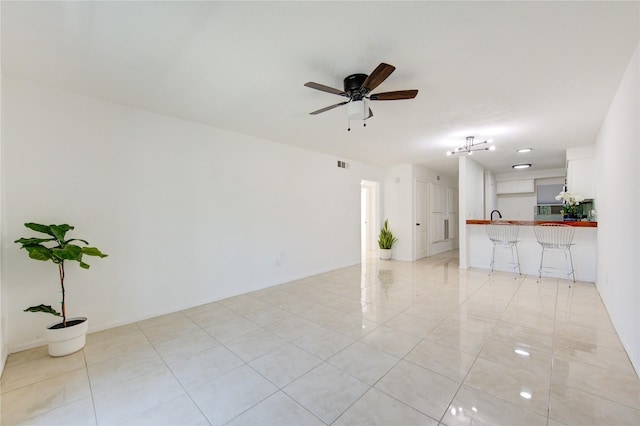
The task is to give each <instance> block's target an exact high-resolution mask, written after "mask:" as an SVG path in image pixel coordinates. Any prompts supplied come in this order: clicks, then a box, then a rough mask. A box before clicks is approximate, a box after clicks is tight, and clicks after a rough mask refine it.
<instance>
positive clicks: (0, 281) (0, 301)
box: [0, 7, 9, 375]
mask: <svg viewBox="0 0 640 426" xmlns="http://www.w3.org/2000/svg"><path fill="white" fill-rule="evenodd" d="M0 10H2V8H1V7H0ZM0 14H1V12H0ZM0 21H2V20H1V19H0ZM1 56H2V54H1V53H0V62H1ZM1 100H2V71H1V70H0V193H1V191H2V188H3V185H4V178H3V170H2V151H3V143H2V140H3V138H2V133H3V128H2V123H3V122H4V118H3V116H2V102H1ZM4 228H5V224H4V200H3V197H1V196H0V229H4ZM3 245H4V238H3V236H2V235H1V233H0V375H2V371H3V370H4V365H5V363H6V361H7V356H8V355H9V348H8V343H7V319H6V312H7V310H6V309H5V303H6V298H5V297H4V293H5V282H6V281H5V279H4V268H3V267H2V265H3V263H2V246H3Z"/></svg>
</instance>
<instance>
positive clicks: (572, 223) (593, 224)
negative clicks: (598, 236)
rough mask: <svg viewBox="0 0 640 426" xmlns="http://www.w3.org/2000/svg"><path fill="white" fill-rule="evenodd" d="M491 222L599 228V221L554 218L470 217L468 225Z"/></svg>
mask: <svg viewBox="0 0 640 426" xmlns="http://www.w3.org/2000/svg"><path fill="white" fill-rule="evenodd" d="M491 223H510V224H512V225H520V226H534V225H542V224H543V223H559V224H562V225H569V226H576V227H578V228H597V227H598V222H581V221H570V220H567V221H564V222H563V221H552V220H502V219H500V220H482V219H468V220H467V225H489V224H491Z"/></svg>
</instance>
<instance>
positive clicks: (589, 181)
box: [567, 158, 595, 199]
mask: <svg viewBox="0 0 640 426" xmlns="http://www.w3.org/2000/svg"><path fill="white" fill-rule="evenodd" d="M567 191H568V192H570V193H572V194H580V195H581V196H582V197H583V198H588V199H591V198H595V178H594V167H593V159H591V158H579V159H576V160H569V161H567Z"/></svg>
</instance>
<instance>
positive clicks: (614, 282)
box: [595, 45, 640, 374]
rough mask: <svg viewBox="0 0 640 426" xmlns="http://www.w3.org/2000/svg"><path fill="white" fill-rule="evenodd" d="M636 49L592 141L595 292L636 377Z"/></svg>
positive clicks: (639, 137)
mask: <svg viewBox="0 0 640 426" xmlns="http://www.w3.org/2000/svg"><path fill="white" fill-rule="evenodd" d="M639 50H640V45H639V46H638V48H636V51H635V53H634V55H633V57H632V59H631V62H630V64H629V66H628V68H627V70H626V73H625V75H624V78H623V79H622V82H621V84H620V86H619V88H618V91H617V93H616V96H615V98H614V99H613V102H612V104H611V107H610V108H609V112H608V113H607V116H606V118H605V120H604V122H603V124H602V127H601V128H600V132H599V134H598V137H597V140H596V156H595V159H596V178H597V179H596V182H597V185H596V200H597V203H598V204H597V205H598V267H597V269H598V281H597V285H598V289H599V291H600V294H601V296H602V300H603V301H604V303H605V305H606V307H607V310H608V311H609V315H610V316H611V319H612V321H613V324H614V326H615V328H616V331H617V332H618V335H619V336H620V339H621V340H622V343H623V345H624V347H625V349H626V350H627V353H628V354H629V357H630V358H631V362H632V363H633V364H634V366H635V369H636V371H637V372H638V373H639V374H640V278H639V277H640V268H639V267H638V265H640V248H639V246H640V245H639V244H638V241H640V220H638V219H639V216H640V213H639V212H640V172H639V170H640V148H639V147H640V105H639V103H640V81H639V80H640V66H639V64H640V59H639V55H640V54H639Z"/></svg>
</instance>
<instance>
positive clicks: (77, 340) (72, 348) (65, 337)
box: [45, 317, 89, 356]
mask: <svg viewBox="0 0 640 426" xmlns="http://www.w3.org/2000/svg"><path fill="white" fill-rule="evenodd" d="M75 320H81V321H82V322H80V323H78V324H75V325H72V326H67V327H65V328H51V327H53V326H55V325H56V324H60V323H61V322H62V321H57V322H54V323H53V324H49V325H48V326H47V329H46V330H45V336H46V338H47V343H48V344H49V355H51V356H65V355H69V354H72V353H74V352H77V351H79V350H80V349H82V348H84V344H85V343H86V340H87V339H86V337H87V330H88V329H89V321H88V320H87V319H86V318H85V317H76V318H67V324H69V322H72V321H75Z"/></svg>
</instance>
